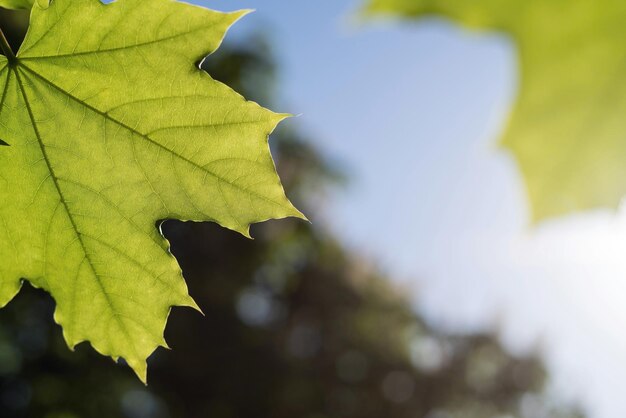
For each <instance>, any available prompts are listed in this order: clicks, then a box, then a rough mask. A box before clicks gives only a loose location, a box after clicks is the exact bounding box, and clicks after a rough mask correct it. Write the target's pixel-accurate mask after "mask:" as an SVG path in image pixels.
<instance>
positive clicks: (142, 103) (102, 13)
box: [0, 0, 302, 381]
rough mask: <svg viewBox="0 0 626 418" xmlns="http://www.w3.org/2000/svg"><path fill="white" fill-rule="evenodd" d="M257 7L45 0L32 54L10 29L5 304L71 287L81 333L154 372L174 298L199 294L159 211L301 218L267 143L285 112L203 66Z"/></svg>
mask: <svg viewBox="0 0 626 418" xmlns="http://www.w3.org/2000/svg"><path fill="white" fill-rule="evenodd" d="M3 3H4V5H7V2H6V0H5V1H4V2H3ZM9 3H13V4H17V3H20V2H18V1H9ZM22 3H26V2H22ZM244 13H245V12H236V13H220V12H215V11H211V10H207V9H203V8H200V7H196V6H192V5H188V4H183V3H177V2H173V1H170V0H149V1H148V0H118V1H116V2H114V3H112V4H109V5H104V4H102V3H101V2H99V1H98V0H55V1H53V2H52V3H51V4H50V5H48V4H47V3H45V2H37V3H36V4H35V5H34V6H33V10H32V15H31V23H30V27H29V29H28V34H27V36H26V39H25V41H24V43H23V45H22V47H21V49H20V51H19V53H17V54H16V55H14V54H13V53H12V52H11V51H10V49H9V47H8V45H7V44H6V42H4V43H3V49H4V53H5V56H0V86H1V87H0V92H1V96H0V138H2V139H3V140H4V141H5V142H6V143H8V144H9V146H5V147H1V148H0V197H1V199H2V200H1V203H0V260H2V261H1V263H0V305H4V304H6V303H8V302H9V301H10V300H11V299H12V298H13V297H14V296H15V295H16V293H17V292H18V291H19V288H20V285H21V280H22V279H26V280H28V281H30V282H31V283H32V284H33V285H35V286H37V287H40V288H43V289H45V290H46V291H48V292H49V293H50V294H51V295H52V296H53V297H54V299H55V300H56V302H57V308H56V312H55V319H56V321H57V322H58V323H59V324H61V325H62V327H63V334H64V336H65V339H66V341H67V343H68V344H69V345H70V346H71V347H73V346H75V345H76V344H78V343H80V342H82V341H89V342H90V343H91V344H92V345H93V347H94V348H95V349H96V350H97V351H99V352H100V353H102V354H105V355H108V356H111V357H113V358H115V359H118V358H124V359H125V360H126V362H127V363H128V364H129V365H130V366H131V367H132V368H133V369H134V371H135V372H136V373H137V375H138V376H139V377H140V378H141V379H142V380H143V381H145V380H146V358H147V357H148V356H149V355H150V354H151V353H152V352H153V351H154V350H155V349H156V348H157V347H158V346H165V345H166V344H165V341H164V339H163V330H164V327H165V323H166V320H167V316H168V314H169V311H170V308H171V307H172V306H190V307H196V304H195V303H194V301H193V300H192V299H191V297H190V296H189V295H188V292H187V287H186V285H185V283H184V280H183V278H182V276H181V273H180V269H179V267H178V265H177V263H176V261H175V259H174V258H173V257H172V255H171V254H169V252H168V243H167V241H166V240H165V239H164V238H163V237H162V236H161V234H160V233H159V231H158V229H157V227H156V226H155V225H156V222H157V221H158V220H163V219H168V218H175V219H182V220H202V221H205V220H206V221H214V222H217V223H219V224H221V225H223V226H225V227H227V228H230V229H233V230H235V231H239V232H241V233H242V234H244V235H248V230H249V225H250V224H251V223H254V222H259V221H264V220H267V219H270V218H283V217H288V216H295V217H302V215H301V214H300V212H298V211H297V210H296V209H295V208H294V207H293V206H292V205H291V203H290V202H289V201H288V200H287V198H286V197H285V194H284V192H283V189H282V186H281V184H280V181H279V178H278V176H277V174H276V171H275V168H274V163H273V161H272V158H271V155H270V152H269V147H268V143H267V138H268V135H269V134H270V132H271V131H272V130H273V129H274V128H275V126H276V124H277V123H278V122H279V121H280V120H282V119H283V118H284V117H285V116H284V115H280V114H275V113H272V112H270V111H268V110H266V109H263V108H261V107H260V106H258V105H257V104H255V103H252V102H248V101H246V100H245V99H244V98H242V97H241V96H240V95H238V94H237V93H235V92H233V91H232V90H231V89H230V88H228V87H226V86H225V85H223V84H221V83H219V82H217V81H214V80H213V79H212V78H211V77H210V76H209V75H208V74H207V73H205V72H204V71H202V70H200V69H199V68H198V65H197V63H198V62H199V61H200V60H201V59H203V57H205V56H207V54H209V53H211V52H212V51H214V50H215V49H216V48H217V47H218V45H219V43H220V42H221V40H222V38H223V36H224V34H225V32H226V30H227V29H228V27H229V26H230V25H231V24H232V23H233V22H235V21H236V20H237V19H238V18H239V17H241V16H242V15H243V14H244Z"/></svg>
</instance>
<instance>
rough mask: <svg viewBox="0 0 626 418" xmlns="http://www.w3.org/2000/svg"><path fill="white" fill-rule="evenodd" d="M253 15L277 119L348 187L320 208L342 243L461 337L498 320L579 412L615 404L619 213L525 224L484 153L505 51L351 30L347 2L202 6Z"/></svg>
mask: <svg viewBox="0 0 626 418" xmlns="http://www.w3.org/2000/svg"><path fill="white" fill-rule="evenodd" d="M199 3H200V4H203V5H206V6H210V7H213V8H216V9H220V10H235V9H238V8H255V9H257V12H256V13H254V14H252V15H249V16H247V17H246V18H244V20H243V21H242V22H240V23H239V24H237V25H236V26H235V28H234V29H233V30H232V32H231V35H230V36H231V37H232V38H233V39H237V38H238V37H241V36H243V35H244V34H245V33H255V32H256V31H257V30H258V29H262V30H263V31H265V32H267V33H268V34H269V35H270V39H271V41H272V43H273V45H274V50H275V52H276V54H277V56H278V58H279V62H280V71H281V74H280V75H281V79H280V91H279V92H280V94H281V102H280V106H281V108H280V109H277V110H280V111H289V112H291V113H296V114H299V113H301V114H302V116H301V117H300V118H297V119H292V120H291V121H289V122H288V123H292V124H296V125H298V127H299V128H300V129H302V130H304V131H305V132H310V133H311V137H312V138H314V139H315V140H316V143H315V145H316V146H317V147H318V148H320V149H322V150H323V151H324V152H325V153H327V154H329V155H331V156H333V157H335V158H337V159H339V160H340V161H342V162H344V163H345V164H346V165H347V166H348V167H349V169H350V173H351V175H352V177H353V179H354V181H353V184H352V187H351V188H350V190H349V192H348V193H347V194H346V193H343V194H341V195H338V196H337V198H336V200H335V201H334V203H333V205H332V207H331V208H329V211H328V213H327V217H328V220H329V222H330V223H331V224H332V225H333V229H334V230H335V231H336V233H337V234H339V235H340V237H341V238H342V239H343V240H344V242H346V243H347V245H350V246H352V247H354V248H357V249H358V250H359V251H363V252H364V253H366V254H373V255H375V256H376V257H377V258H378V259H379V260H380V262H381V264H382V265H383V267H384V268H386V269H387V270H388V271H389V272H390V273H392V274H393V275H394V276H395V277H399V278H401V279H402V280H403V281H404V283H408V284H409V285H410V286H411V287H412V288H415V289H416V290H415V300H416V305H417V306H419V309H420V310H421V311H422V312H424V313H425V314H426V315H427V316H428V317H429V318H431V320H432V321H434V322H437V323H439V324H441V325H443V326H446V327H449V328H452V329H457V330H471V329H476V328H484V327H498V328H497V329H499V330H500V332H501V335H502V337H503V339H504V341H505V342H506V343H507V344H508V345H509V346H510V347H512V348H513V349H523V348H524V347H531V346H533V345H535V344H541V346H542V347H543V348H544V352H545V354H546V357H547V360H548V362H549V365H550V368H551V370H552V372H553V377H554V379H555V386H556V387H558V388H561V389H563V388H566V392H567V393H568V394H569V395H571V396H574V397H575V398H576V399H578V400H582V401H583V402H585V406H587V407H588V408H589V412H590V416H591V418H622V417H623V411H624V410H626V397H624V396H623V394H622V393H621V388H622V387H623V384H622V381H623V379H624V377H623V376H626V211H622V212H620V213H619V214H617V215H614V214H611V213H610V212H609V211H604V212H602V211H599V212H594V213H588V214H583V215H576V216H571V217H566V218H561V219H558V220H555V221H550V222H546V223H544V224H542V225H540V226H538V227H534V228H531V227H530V226H529V225H528V208H527V201H526V197H525V194H524V186H523V183H522V180H521V178H520V175H519V173H518V171H517V168H516V167H515V164H514V162H513V161H512V159H511V158H510V157H509V155H507V154H506V153H505V152H503V151H501V150H498V149H497V147H496V143H497V137H498V134H499V133H500V132H501V130H502V128H503V126H504V124H505V121H506V116H507V113H508V111H509V109H510V107H511V103H512V101H513V99H514V97H515V93H516V83H517V73H516V71H517V69H516V54H515V49H514V45H512V44H511V42H509V41H508V40H507V39H506V38H504V37H500V36H497V35H494V34H476V33H470V32H467V31H463V30H461V29H459V28H458V27H456V26H454V25H452V24H450V23H445V22H442V21H429V22H425V23H421V24H409V23H404V24H398V25H380V24H364V25H354V24H353V22H352V23H351V22H350V19H349V18H350V16H351V13H352V12H354V11H355V10H356V8H357V4H358V2H356V1H353V0H350V1H345V2H339V1H331V0H322V1H315V2H304V1H298V0H294V1H284V0H263V1H260V0H229V1H226V0H210V1H209V0H206V1H199Z"/></svg>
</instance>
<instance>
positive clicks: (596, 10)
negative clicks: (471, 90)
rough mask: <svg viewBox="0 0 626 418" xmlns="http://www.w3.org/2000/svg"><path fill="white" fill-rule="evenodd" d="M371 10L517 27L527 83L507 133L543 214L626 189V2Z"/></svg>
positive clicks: (511, 0) (606, 200)
mask: <svg viewBox="0 0 626 418" xmlns="http://www.w3.org/2000/svg"><path fill="white" fill-rule="evenodd" d="M366 13H367V14H370V15H384V14H390V15H394V16H402V17H408V18H411V19H414V18H421V17H423V16H425V15H431V14H438V15H444V16H448V17H451V18H453V19H455V20H458V21H459V22H461V23H463V24H465V25H467V26H471V27H476V28H486V29H495V30H498V31H501V32H503V33H506V34H508V35H510V36H511V37H512V38H513V40H514V41H515V42H516V44H517V46H518V48H519V55H520V64H521V86H520V92H519V97H518V99H517V103H516V106H515V108H514V111H513V114H512V116H511V120H510V122H509V125H508V128H507V130H506V133H505V135H504V138H503V144H504V146H505V147H507V148H509V149H510V150H511V151H512V152H513V154H514V155H515V157H516V158H517V160H518V162H519V165H520V167H521V170H522V172H523V175H524V178H525V180H526V184H527V188H528V191H529V195H530V200H531V204H532V210H533V217H534V219H535V220H539V219H543V218H547V217H551V216H555V215H560V214H564V213H569V212H573V211H577V210H584V209H590V208H596V207H612V208H615V207H617V206H618V205H619V203H620V201H621V199H622V198H623V196H624V195H626V121H625V119H624V115H625V114H626V82H625V81H626V73H624V55H625V54H626V43H625V42H624V40H626V25H625V24H624V22H625V21H626V2H624V1H621V0H593V1H592V0H507V1H503V0H463V1H459V0H370V3H369V4H368V6H367V8H366Z"/></svg>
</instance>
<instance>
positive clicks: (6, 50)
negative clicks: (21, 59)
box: [0, 28, 17, 64]
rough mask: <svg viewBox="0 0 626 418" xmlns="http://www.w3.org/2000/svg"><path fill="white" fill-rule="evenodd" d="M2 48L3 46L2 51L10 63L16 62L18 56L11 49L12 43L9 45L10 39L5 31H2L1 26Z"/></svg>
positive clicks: (0, 46) (0, 43)
mask: <svg viewBox="0 0 626 418" xmlns="http://www.w3.org/2000/svg"><path fill="white" fill-rule="evenodd" d="M0 48H2V53H3V54H4V56H5V57H7V59H8V60H9V64H12V63H14V62H15V61H16V60H17V58H16V57H15V54H14V53H13V50H12V49H11V45H9V41H7V38H6V36H4V32H2V28H0Z"/></svg>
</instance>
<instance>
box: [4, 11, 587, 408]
mask: <svg viewBox="0 0 626 418" xmlns="http://www.w3.org/2000/svg"><path fill="white" fill-rule="evenodd" d="M7 16H8V17H7ZM15 16H16V15H15V14H14V13H12V14H8V13H7V12H3V13H2V14H1V15H0V24H2V25H3V28H5V29H6V28H12V29H13V30H12V32H11V34H10V39H11V41H12V42H14V43H19V39H20V33H22V35H21V36H23V25H20V24H14V23H15V22H19V19H18V20H16V19H15ZM9 21H10V22H11V23H12V24H13V25H12V26H10V25H8V24H7V22H9ZM21 21H22V22H23V19H22V20H21ZM206 65H207V67H206V69H207V71H209V73H210V74H212V75H213V76H214V77H215V78H217V79H219V80H222V81H224V82H226V83H227V84H229V85H231V86H233V87H234V88H236V89H237V90H238V91H240V92H242V93H244V94H245V95H246V96H247V97H251V98H254V99H255V100H257V101H259V102H261V104H263V105H270V104H271V103H269V102H271V98H272V86H273V85H274V74H275V67H274V61H273V60H272V59H271V54H270V51H269V48H268V46H267V45H266V44H265V43H264V42H263V37H261V36H259V37H255V38H254V39H249V40H248V42H246V43H245V44H242V45H231V46H225V47H223V48H222V49H221V50H220V52H218V53H216V54H214V55H213V56H212V57H211V58H210V59H209V60H207V61H206ZM287 125H288V124H287ZM272 145H273V147H274V153H275V155H276V156H277V164H278V166H279V171H280V172H281V177H282V178H283V179H284V183H285V186H286V188H287V189H288V191H289V195H290V196H292V197H294V200H295V201H296V202H297V203H298V205H299V206H300V207H303V208H305V212H306V213H307V214H309V215H312V218H313V219H315V213H316V212H317V211H318V208H319V206H321V205H322V203H323V196H324V190H325V189H326V188H327V187H329V186H330V185H332V184H336V183H337V182H340V181H342V176H341V173H340V172H339V171H338V170H336V169H334V168H333V167H332V166H331V165H329V164H328V163H327V162H326V161H327V160H326V159H325V158H324V157H323V156H321V155H320V154H319V153H317V152H316V151H315V150H314V149H312V148H311V146H310V145H308V142H307V141H304V140H303V139H302V138H301V136H300V135H299V133H297V132H294V131H293V130H290V129H289V128H288V127H283V128H281V129H279V130H278V131H277V132H276V134H275V135H274V136H273V139H272ZM163 230H164V233H165V234H166V236H167V237H168V239H170V241H171V243H172V251H173V252H174V254H175V255H176V257H177V259H178V260H179V262H180V264H181V265H182V268H183V270H184V272H185V277H186V279H187V282H188V283H189V287H190V291H191V294H192V295H193V296H194V297H195V299H196V300H197V301H198V303H199V305H200V306H201V308H202V309H203V311H204V312H205V314H206V317H203V316H201V315H199V314H197V313H196V312H194V311H191V310H184V309H175V310H174V311H173V312H172V318H171V321H170V322H169V325H168V328H167V331H166V338H167V341H168V342H169V343H170V345H171V346H172V347H174V348H175V350H172V351H166V350H161V351H158V352H157V353H156V354H155V355H154V356H153V357H152V358H151V360H150V361H151V364H152V368H151V375H150V376H149V382H150V385H149V386H148V387H144V386H143V385H141V383H140V382H139V381H138V380H137V379H136V378H135V376H133V375H132V374H131V373H130V372H129V371H128V370H127V369H126V368H122V367H119V368H116V367H113V366H112V365H111V363H110V361H108V360H106V359H104V358H103V357H101V356H98V355H96V354H95V353H94V352H93V351H92V350H91V349H90V348H89V347H88V346H86V345H81V346H79V347H78V348H77V350H76V352H74V353H71V352H70V351H69V350H68V349H67V346H66V345H65V343H64V342H63V341H62V336H61V332H60V329H59V328H58V327H57V326H55V325H54V324H53V322H52V315H53V311H54V303H53V301H52V300H51V298H50V297H49V296H48V295H46V294H44V293H43V292H41V291H37V290H34V289H32V288H30V287H25V288H24V289H23V291H22V293H21V294H20V295H19V296H18V297H17V299H16V300H14V301H13V302H12V303H11V304H10V305H9V306H8V307H7V308H5V309H3V310H2V311H0V416H2V417H6V418H12V417H33V418H34V417H37V418H41V417H43V418H78V417H81V418H83V417H84V418H99V417H102V418H111V417H127V418H167V417H172V418H173V417H177V418H178V417H179V418H200V417H202V418H205V417H211V418H235V417H238V418H241V417H250V418H252V417H254V418H263V417H267V418H270V417H271V418H295V417H298V418H300V417H301V418H335V417H337V418H338V417H355V418H357V417H358V418H361V417H362V418H366V417H367V418H369V417H371V418H382V417H386V418H418V417H425V418H461V417H463V418H490V417H492V418H496V417H502V418H504V417H519V418H541V417H553V418H577V417H582V414H581V413H580V412H577V411H575V410H573V409H570V408H565V407H556V406H554V405H552V403H551V402H550V400H549V399H548V398H547V397H546V396H545V395H544V394H543V384H544V380H545V378H546V373H545V371H544V368H543V366H542V364H541V362H540V361H539V359H538V358H537V357H535V356H527V357H523V358H516V357H513V356H511V355H510V354H508V353H507V352H505V350H504V349H503V348H502V347H501V346H500V345H499V343H498V342H497V341H496V340H495V339H494V337H492V336H490V335H470V336H454V335H445V334H442V333H439V332H437V331H436V330H433V329H431V328H430V327H429V326H428V325H427V324H425V322H424V321H423V320H422V319H421V318H420V317H419V316H418V315H417V314H416V313H415V312H414V310H413V309H412V308H411V305H410V303H409V301H408V300H406V299H405V298H404V297H402V296H401V295H400V292H399V291H397V290H395V289H394V288H393V287H392V286H391V285H390V284H389V283H388V281H387V280H386V279H385V277H383V276H382V275H381V274H379V273H378V272H377V271H376V270H375V269H374V268H371V267H368V266H367V265H366V263H365V262H364V261H363V260H360V259H359V258H357V257H355V256H353V255H350V254H348V253H347V252H346V251H345V250H344V249H342V248H341V246H340V245H339V244H338V243H337V242H335V241H334V240H333V238H332V237H331V236H329V235H328V234H327V233H325V232H322V231H320V230H319V229H316V228H314V227H313V226H311V225H309V224H307V223H304V222H300V221H291V220H287V221H280V222H268V223H265V224H262V225H257V226H255V227H254V229H253V235H254V236H255V237H256V240H254V241H250V240H246V239H244V238H242V237H241V236H240V235H238V234H236V233H233V232H230V231H227V230H225V229H222V228H219V227H218V226H216V225H213V224H208V223H206V224H194V223H183V222H172V221H169V222H167V223H166V224H165V225H164V226H163ZM128 279H129V280H132V277H129V278H128Z"/></svg>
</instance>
